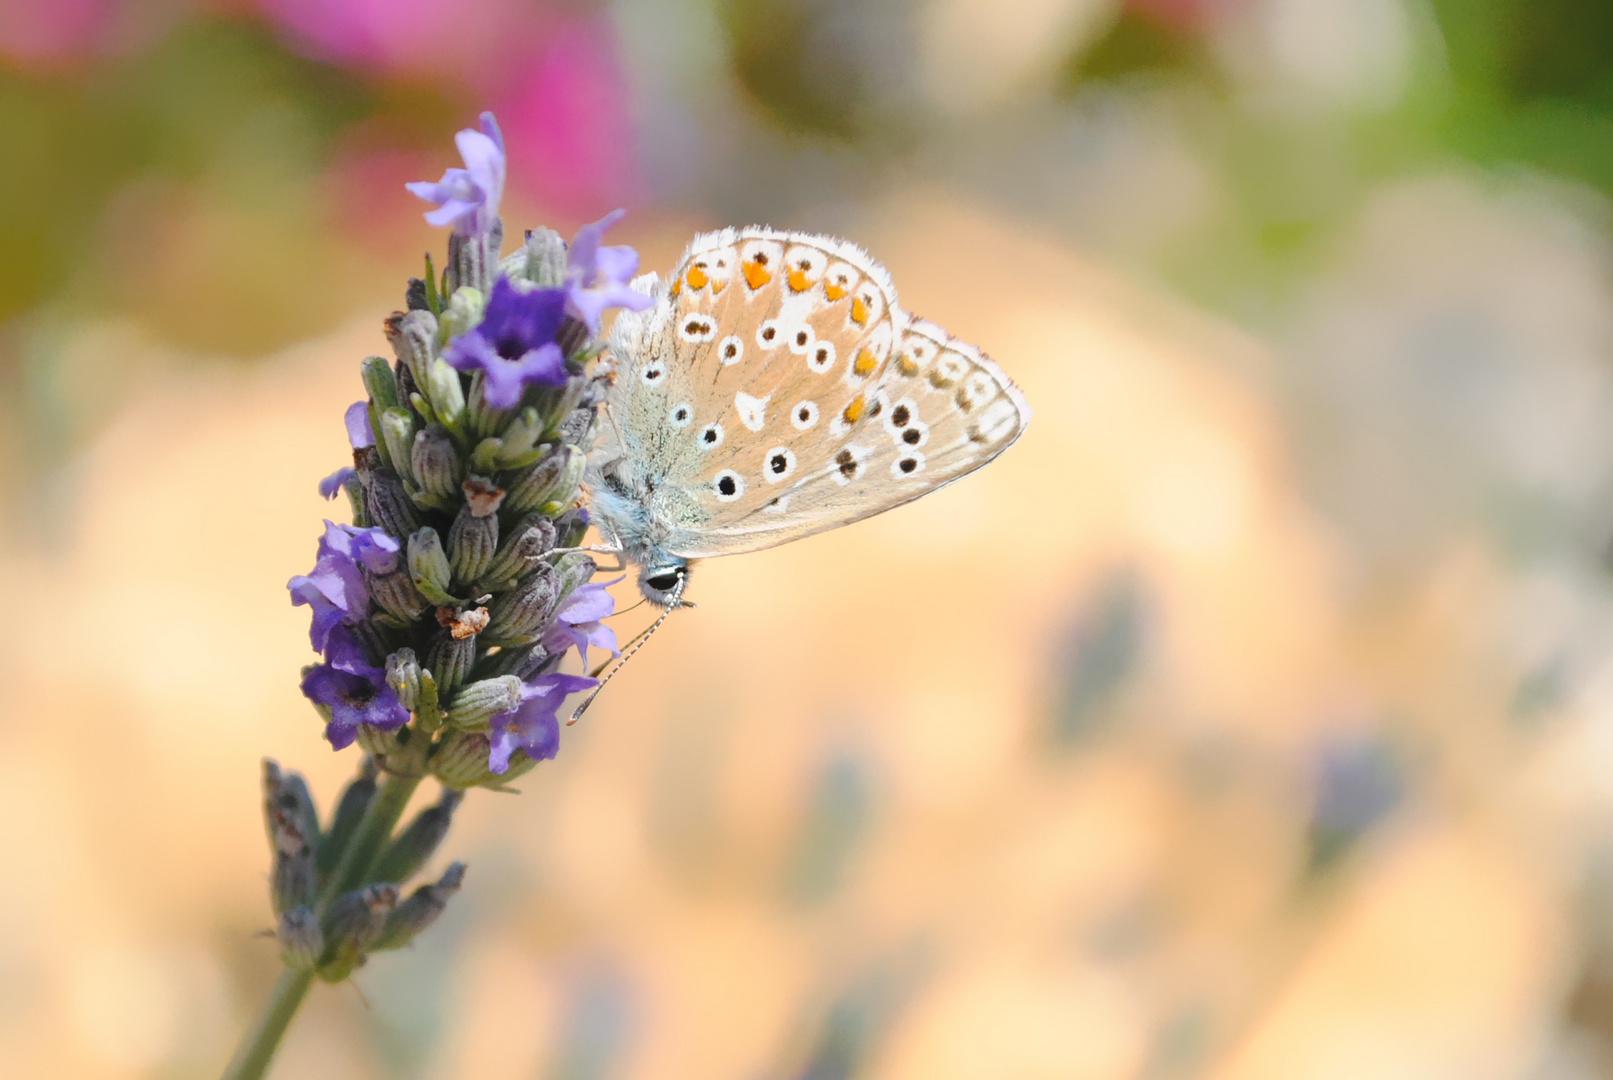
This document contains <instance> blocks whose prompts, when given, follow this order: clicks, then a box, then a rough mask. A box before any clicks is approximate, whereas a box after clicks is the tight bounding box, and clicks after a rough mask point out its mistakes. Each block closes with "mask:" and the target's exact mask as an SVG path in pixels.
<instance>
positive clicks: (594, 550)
mask: <svg viewBox="0 0 1613 1080" xmlns="http://www.w3.org/2000/svg"><path fill="white" fill-rule="evenodd" d="M573 551H586V552H589V553H591V554H595V555H614V556H616V565H615V566H608V567H606V566H602V567H600V569H601V570H605V571H607V572H608V573H613V574H614V573H615V572H616V571H618V570H625V569H627V564H626V563H625V562H623V561H622V549H621V548H614V547H600V546H584V547H561V548H550V549H549V550H548V551H545V552H544V553H543V554H542V555H539V556H538V558H540V559H547V558H548V557H549V556H551V555H568V554H570V553H571V552H573Z"/></svg>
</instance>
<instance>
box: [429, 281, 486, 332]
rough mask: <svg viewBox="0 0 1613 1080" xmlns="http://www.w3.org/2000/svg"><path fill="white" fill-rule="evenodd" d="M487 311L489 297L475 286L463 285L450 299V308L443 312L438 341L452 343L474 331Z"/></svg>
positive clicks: (455, 290)
mask: <svg viewBox="0 0 1613 1080" xmlns="http://www.w3.org/2000/svg"><path fill="white" fill-rule="evenodd" d="M486 310H487V297H486V295H485V294H483V292H482V290H481V289H478V288H476V287H475V286H474V285H461V286H459V287H458V288H456V289H454V295H453V296H451V297H449V298H448V306H447V307H446V308H445V309H444V310H443V313H442V322H441V325H440V326H438V328H437V340H438V341H452V340H453V339H454V338H456V337H458V336H459V335H461V334H463V333H465V332H466V331H468V330H472V329H474V328H475V327H476V324H477V323H479V322H481V321H482V312H484V311H486Z"/></svg>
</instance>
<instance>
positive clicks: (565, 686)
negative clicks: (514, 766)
mask: <svg viewBox="0 0 1613 1080" xmlns="http://www.w3.org/2000/svg"><path fill="white" fill-rule="evenodd" d="M598 685H599V680H597V679H590V678H588V677H586V676H583V675H562V674H560V673H558V672H552V673H550V674H548V675H539V676H538V677H537V678H536V679H533V680H532V681H531V682H529V683H527V684H526V685H525V686H524V687H522V688H521V704H520V705H517V706H516V707H515V708H514V709H513V710H511V711H510V712H507V713H501V714H500V715H498V716H495V717H493V729H492V730H491V731H490V732H488V739H489V740H490V742H491V744H492V747H491V750H490V751H489V753H488V757H487V767H488V769H489V770H490V771H492V772H495V773H500V774H502V773H504V772H506V771H507V770H508V769H509V767H510V755H511V754H513V753H515V751H516V750H524V751H526V756H527V757H529V758H531V759H532V760H533V761H548V760H549V759H550V758H552V757H554V756H555V754H557V753H559V751H560V718H559V717H558V716H557V715H556V714H557V713H558V712H559V711H560V706H561V705H563V704H565V701H566V695H568V694H574V693H576V692H577V691H579V690H587V689H589V688H590V687H594V686H598Z"/></svg>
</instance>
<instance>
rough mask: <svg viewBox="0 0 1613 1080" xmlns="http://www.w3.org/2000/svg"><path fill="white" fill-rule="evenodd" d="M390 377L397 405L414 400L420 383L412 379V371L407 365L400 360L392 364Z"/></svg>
mask: <svg viewBox="0 0 1613 1080" xmlns="http://www.w3.org/2000/svg"><path fill="white" fill-rule="evenodd" d="M392 379H393V388H394V391H395V393H396V394H397V402H398V404H399V405H407V404H409V403H410V402H411V401H413V400H414V396H415V395H416V394H418V393H419V392H420V384H418V383H416V382H415V381H414V372H412V371H410V370H409V365H408V364H405V363H404V362H403V361H401V360H400V361H398V362H397V364H396V365H394V366H393V369H392Z"/></svg>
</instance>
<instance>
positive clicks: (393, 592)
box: [367, 570, 430, 623]
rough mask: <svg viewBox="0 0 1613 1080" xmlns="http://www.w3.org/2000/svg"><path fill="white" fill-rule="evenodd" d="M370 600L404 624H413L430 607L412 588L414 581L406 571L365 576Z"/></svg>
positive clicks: (416, 590) (417, 591)
mask: <svg viewBox="0 0 1613 1080" xmlns="http://www.w3.org/2000/svg"><path fill="white" fill-rule="evenodd" d="M367 580H368V582H369V586H370V599H371V600H374V601H375V603H376V606H378V607H379V608H380V609H381V610H382V611H384V612H386V613H387V614H388V615H391V616H392V617H393V618H395V619H399V620H401V621H403V622H405V623H409V622H413V621H414V620H416V619H418V618H419V617H420V616H421V614H423V613H424V612H425V610H426V608H427V607H429V606H430V604H429V603H428V601H427V600H426V598H425V597H423V596H421V595H420V592H419V590H418V589H416V588H415V587H414V579H413V578H411V577H410V576H409V573H408V571H406V570H394V571H393V572H392V573H390V574H379V575H367Z"/></svg>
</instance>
